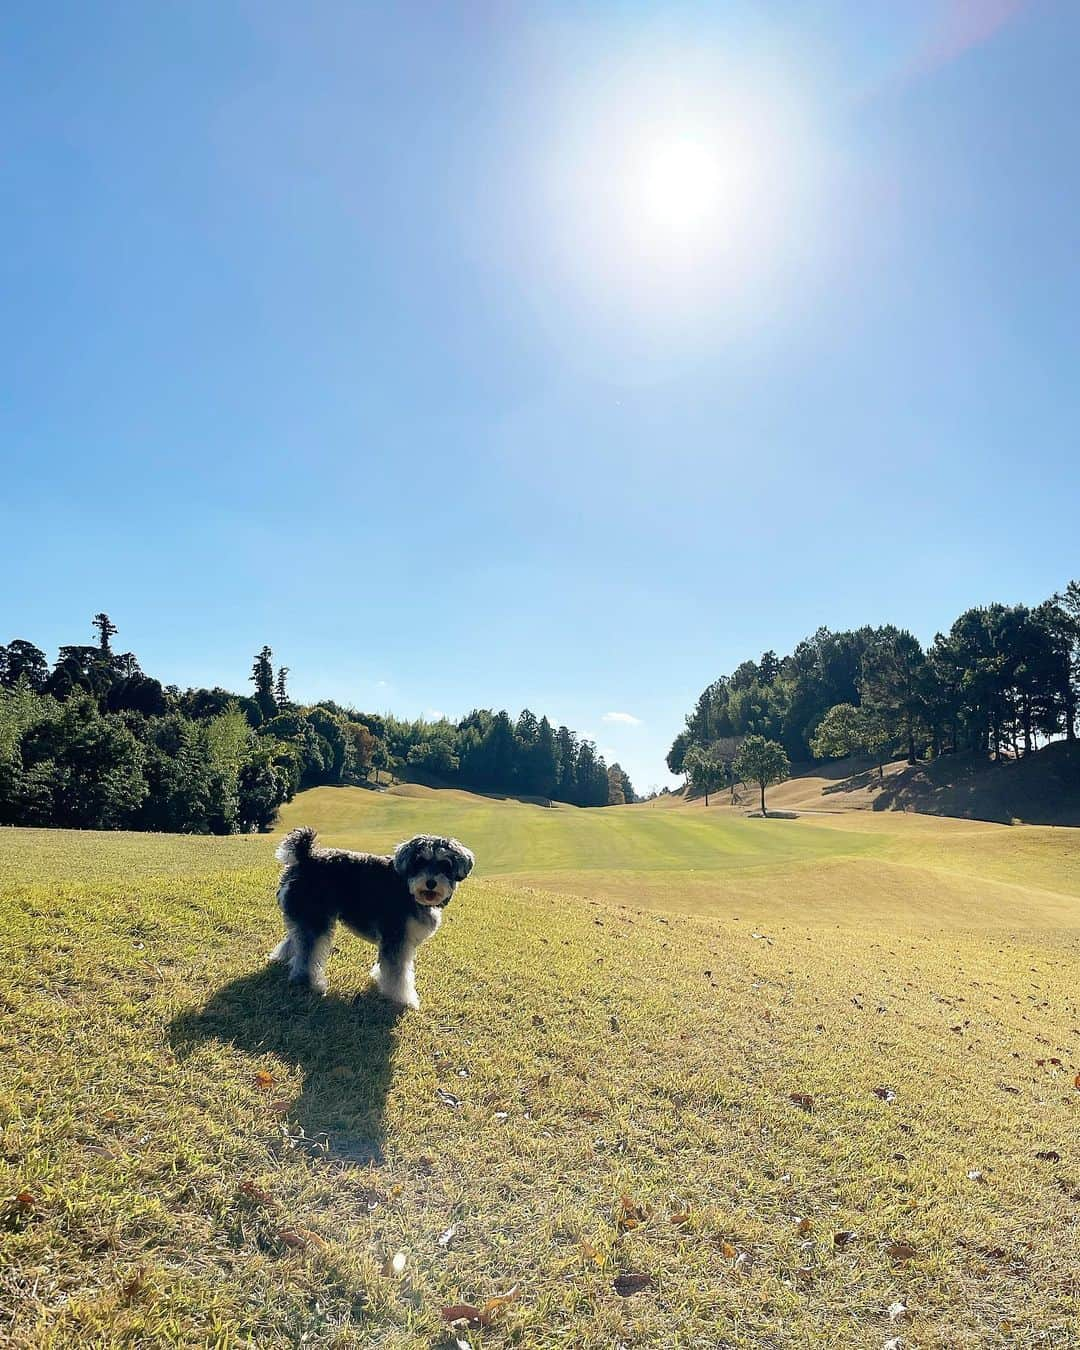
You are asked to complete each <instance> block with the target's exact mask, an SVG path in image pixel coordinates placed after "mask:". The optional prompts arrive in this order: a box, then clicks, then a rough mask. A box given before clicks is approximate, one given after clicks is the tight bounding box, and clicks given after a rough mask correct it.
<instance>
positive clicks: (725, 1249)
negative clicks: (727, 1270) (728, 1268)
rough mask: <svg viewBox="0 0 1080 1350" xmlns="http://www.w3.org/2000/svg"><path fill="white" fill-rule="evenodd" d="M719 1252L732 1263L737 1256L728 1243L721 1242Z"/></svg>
mask: <svg viewBox="0 0 1080 1350" xmlns="http://www.w3.org/2000/svg"><path fill="white" fill-rule="evenodd" d="M720 1251H721V1252H722V1253H723V1255H724V1256H726V1257H727V1258H728V1260H729V1261H734V1259H735V1257H736V1256H738V1254H739V1253H738V1252H737V1251H736V1250H735V1248H734V1247H733V1246H732V1245H731V1243H730V1242H721V1244H720Z"/></svg>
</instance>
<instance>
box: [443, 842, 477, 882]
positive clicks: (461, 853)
mask: <svg viewBox="0 0 1080 1350" xmlns="http://www.w3.org/2000/svg"><path fill="white" fill-rule="evenodd" d="M447 844H448V846H449V849H450V853H451V855H452V857H453V859H454V880H455V881H464V880H465V878H466V877H467V876H468V875H469V873H470V872H471V871H472V870H473V864H474V863H475V862H476V859H475V858H474V857H473V855H472V851H471V850H470V849H467V848H466V847H465V845H464V844H463V843H461V841H460V840H458V839H449V840H447Z"/></svg>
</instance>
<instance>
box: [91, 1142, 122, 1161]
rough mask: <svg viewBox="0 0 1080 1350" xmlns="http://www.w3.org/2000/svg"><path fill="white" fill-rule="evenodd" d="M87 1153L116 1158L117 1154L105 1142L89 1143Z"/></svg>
mask: <svg viewBox="0 0 1080 1350" xmlns="http://www.w3.org/2000/svg"><path fill="white" fill-rule="evenodd" d="M86 1151H87V1153H92V1154H93V1155H94V1157H95V1158H115V1157H116V1154H115V1153H114V1152H113V1150H112V1149H111V1148H108V1147H106V1145H105V1144H87V1146H86Z"/></svg>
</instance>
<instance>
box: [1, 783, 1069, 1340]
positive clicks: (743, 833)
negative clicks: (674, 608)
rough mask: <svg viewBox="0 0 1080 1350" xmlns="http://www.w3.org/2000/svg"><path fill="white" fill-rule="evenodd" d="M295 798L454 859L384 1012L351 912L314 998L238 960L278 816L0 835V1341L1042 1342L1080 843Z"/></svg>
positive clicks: (329, 837) (364, 834)
mask: <svg viewBox="0 0 1080 1350" xmlns="http://www.w3.org/2000/svg"><path fill="white" fill-rule="evenodd" d="M301 821H303V822H305V823H312V824H316V825H318V826H319V828H320V830H321V831H322V833H323V837H324V839H325V840H326V841H327V842H331V843H341V844H349V845H353V846H360V847H378V848H382V847H388V846H390V845H391V844H393V843H394V842H396V841H397V840H398V839H400V838H403V837H405V836H407V835H409V834H411V833H413V832H415V831H417V830H425V829H431V830H438V831H441V832H443V831H445V832H450V833H456V834H458V835H460V837H461V838H463V839H464V840H465V841H466V842H467V843H469V844H470V846H472V847H473V848H474V849H475V850H476V852H477V855H478V859H479V862H478V868H477V872H476V874H475V876H474V878H472V879H470V881H469V882H468V883H467V884H466V885H465V886H464V887H463V888H462V890H461V893H460V894H459V896H458V897H457V898H456V899H455V901H454V902H453V904H452V905H451V906H450V908H449V910H448V911H447V922H446V924H445V925H444V928H443V931H442V932H441V933H440V934H439V936H438V938H437V940H436V941H434V942H433V943H431V944H430V946H429V947H427V948H425V950H424V951H423V953H422V954H421V960H420V968H419V972H418V987H419V990H420V994H421V997H422V999H423V1007H422V1008H421V1010H420V1012H419V1013H409V1014H406V1015H404V1016H401V1017H397V1016H395V1015H394V1014H393V1012H392V1011H391V1010H390V1009H388V1008H387V1007H386V1006H385V1005H384V1004H382V1003H381V1002H379V1001H378V1000H377V999H375V998H373V997H371V996H370V994H369V993H367V992H364V993H362V994H361V997H360V1000H359V1003H358V1004H357V1005H355V1006H354V1004H353V995H354V993H356V991H358V990H360V991H365V990H366V974H365V972H366V970H367V967H368V965H369V964H370V951H369V949H368V948H366V947H365V945H364V944H363V943H361V942H359V941H358V940H356V939H353V938H351V937H349V936H345V937H343V938H342V939H341V941H340V943H339V947H340V950H339V951H338V953H337V954H336V955H335V957H334V958H333V960H332V962H331V964H330V970H329V973H330V982H331V992H330V994H329V996H328V997H327V998H326V999H316V998H313V997H311V996H310V995H307V994H299V993H296V992H295V991H292V990H290V989H288V988H287V987H286V986H285V985H284V983H283V981H282V977H281V974H280V972H279V971H277V970H274V969H267V968H266V967H265V966H264V965H263V958H264V954H265V952H266V950H268V948H269V946H270V945H272V942H273V941H274V940H275V939H276V936H277V933H278V920H277V916H276V914H275V911H274V905H273V883H274V877H275V873H276V868H275V866H274V864H273V861H272V856H271V854H272V847H273V840H272V839H267V838H265V837H264V838H245V839H223V840H218V839H205V838H176V837H168V836H135V835H96V834H68V833H64V832H53V831H22V830H5V831H0V862H2V865H3V872H2V874H0V875H2V876H3V878H4V879H3V882H2V883H0V907H2V910H3V923H2V925H0V942H2V944H3V947H4V951H3V953H2V956H3V962H4V964H3V971H4V974H3V976H0V1000H2V1004H0V1006H2V1007H3V1010H4V1019H3V1022H2V1023H0V1054H2V1058H0V1064H2V1065H3V1070H2V1074H0V1128H2V1132H3V1133H2V1152H0V1169H2V1173H3V1179H2V1180H0V1242H2V1244H3V1248H4V1262H3V1265H2V1268H0V1319H2V1320H0V1340H5V1341H6V1343H10V1344H12V1345H15V1346H27V1347H29V1346H35V1347H45V1346H48V1347H61V1346H64V1347H66V1346H71V1345H99V1346H113V1345H131V1346H146V1345H185V1346H187V1345H215V1346H221V1347H233V1346H241V1345H252V1346H254V1345H258V1346H260V1347H263V1346H293V1345H297V1344H300V1343H303V1344H305V1345H312V1346H334V1347H347V1346H386V1347H414V1346H416V1347H420V1346H422V1347H437V1346H440V1345H450V1346H452V1345H453V1344H454V1341H455V1339H457V1338H461V1339H462V1340H464V1341H465V1342H466V1343H467V1344H469V1345H472V1346H474V1347H481V1346H509V1345H515V1344H516V1345H522V1346H537V1347H555V1346H560V1347H561V1346H567V1345H573V1346H580V1347H601V1346H603V1347H611V1346H613V1345H616V1344H622V1345H625V1346H642V1347H644V1346H649V1347H652V1346H658V1345H664V1346H674V1347H706V1346H708V1347H722V1346H738V1347H743V1346H746V1347H749V1346H753V1347H755V1350H760V1348H761V1347H766V1350H768V1348H770V1347H781V1346H799V1345H814V1346H824V1347H841V1346H842V1347H845V1348H846V1347H861V1346H868V1347H869V1346H874V1347H880V1346H882V1345H883V1344H884V1343H885V1342H886V1341H887V1340H889V1339H890V1338H894V1337H902V1338H903V1341H904V1344H905V1345H907V1346H909V1347H914V1346H919V1347H942V1350H944V1348H945V1347H948V1348H949V1350H954V1347H967V1346H970V1347H976V1346H978V1347H982V1346H1003V1347H1004V1346H1021V1345H1022V1346H1027V1345H1036V1344H1047V1345H1061V1346H1065V1345H1069V1344H1072V1343H1075V1340H1076V1337H1077V1335H1078V1331H1077V1316H1078V1310H1080V1307H1078V1305H1080V1290H1078V1284H1077V1274H1076V1272H1077V1270H1080V1090H1077V1087H1076V1086H1075V1085H1074V1080H1076V1077H1077V1074H1078V1073H1080V1010H1078V1007H1077V994H1076V988H1077V981H1076V971H1077V968H1078V957H1080V923H1078V919H1080V836H1078V835H1077V834H1076V833H1075V832H1073V831H1070V830H1054V829H1050V828H1036V827H1024V828H1008V827H1002V826H995V825H989V824H979V823H972V822H962V821H955V820H936V819H930V818H923V817H917V816H910V815H903V814H893V813H874V812H861V813H854V812H853V813H849V814H847V815H844V816H841V817H834V816H820V817H818V816H814V817H809V816H807V817H804V818H802V819H799V820H792V821H788V820H766V821H755V820H745V819H740V818H738V817H735V816H733V815H731V814H730V813H727V814H725V813H721V812H708V813H706V812H704V811H695V810H689V809H688V810H670V809H665V808H664V807H657V808H652V807H648V806H646V807H634V808H619V809H612V810H608V811H591V812H587V811H580V810H576V809H574V808H572V807H555V808H545V807H541V806H536V805H527V804H522V803H517V802H502V801H497V800H491V799H486V798H476V797H472V796H469V795H468V794H465V793H458V792H434V791H430V790H426V789H420V788H415V787H414V788H410V789H405V790H402V791H401V792H394V793H384V794H377V793H370V792H361V791H358V790H349V789H321V790H317V791H314V792H311V793H306V794H304V795H303V796H302V797H301V798H299V799H298V800H297V801H296V802H295V803H293V804H292V806H291V807H290V808H289V811H288V818H287V819H286V820H285V821H283V827H284V826H287V825H291V824H296V823H300V822H301ZM849 1235H850V1236H849ZM631 1276H640V1277H641V1279H639V1280H637V1281H636V1283H637V1284H643V1285H644V1286H645V1287H643V1288H641V1289H640V1290H639V1292H636V1293H630V1289H631V1288H632V1287H633V1286H634V1283H635V1282H634V1281H631V1280H630V1279H629V1277H631ZM507 1295H509V1296H510V1298H509V1301H508V1302H506V1303H495V1304H491V1305H489V1306H488V1307H487V1308H486V1310H485V1308H484V1305H485V1301H486V1300H488V1299H491V1298H497V1297H501V1296H507ZM455 1304H467V1305H472V1306H473V1307H474V1308H475V1309H478V1310H480V1311H481V1313H482V1314H483V1316H482V1318H481V1320H482V1321H485V1322H486V1323H487V1324H488V1325H486V1326H475V1325H474V1326H468V1325H467V1324H465V1323H459V1324H457V1325H455V1326H454V1327H453V1328H451V1327H450V1324H449V1323H448V1322H447V1321H446V1320H445V1319H444V1317H443V1315H442V1310H443V1309H445V1308H451V1307H452V1305H455ZM898 1305H900V1306H899V1307H898ZM890 1309H892V1314H893V1315H892V1316H890Z"/></svg>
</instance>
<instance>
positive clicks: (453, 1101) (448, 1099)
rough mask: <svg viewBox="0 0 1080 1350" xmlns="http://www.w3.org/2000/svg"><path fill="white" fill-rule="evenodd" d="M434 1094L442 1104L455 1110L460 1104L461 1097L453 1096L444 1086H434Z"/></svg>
mask: <svg viewBox="0 0 1080 1350" xmlns="http://www.w3.org/2000/svg"><path fill="white" fill-rule="evenodd" d="M435 1096H436V1097H438V1099H439V1101H441V1102H442V1103H443V1105H444V1106H449V1107H452V1108H453V1109H454V1110H455V1111H456V1110H457V1109H458V1108H459V1107H460V1106H461V1098H460V1097H455V1096H454V1094H453V1093H452V1092H447V1090H446V1089H445V1088H436V1089H435Z"/></svg>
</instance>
